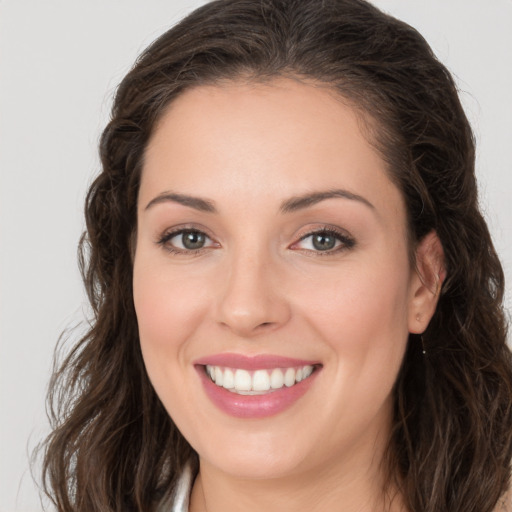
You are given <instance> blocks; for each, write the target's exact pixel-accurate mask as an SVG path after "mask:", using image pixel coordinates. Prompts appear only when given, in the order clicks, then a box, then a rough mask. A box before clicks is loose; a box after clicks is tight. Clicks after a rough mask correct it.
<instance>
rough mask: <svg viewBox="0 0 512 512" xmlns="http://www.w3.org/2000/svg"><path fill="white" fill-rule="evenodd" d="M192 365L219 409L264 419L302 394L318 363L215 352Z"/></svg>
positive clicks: (318, 367)
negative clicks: (215, 353)
mask: <svg viewBox="0 0 512 512" xmlns="http://www.w3.org/2000/svg"><path fill="white" fill-rule="evenodd" d="M195 367H196V369H197V370H198V373H199V376H200V378H201V380H202V383H203V387H204V389H205V392H206V394H207V396H208V397H209V398H210V400H212V402H213V403H214V404H215V405H216V406H217V407H219V408H220V409H221V410H222V411H224V412H226V413H228V414H229V415H231V416H235V417H239V418H263V417H266V416H271V415H274V414H277V413H279V412H281V411H283V410H285V409H287V408H288V407H290V406H291V405H292V404H293V403H294V402H295V401H297V400H298V399H299V398H300V397H301V396H303V395H304V393H305V392H306V391H307V390H308V389H309V387H310V386H311V384H312V383H313V381H314V377H315V376H316V374H317V373H318V371H317V370H319V369H320V368H321V365H319V364H318V363H316V362H312V361H302V360H297V359H290V358H284V357H278V356H255V357H247V356H241V355H239V354H218V355H215V356H210V357H206V358H203V359H201V360H198V361H196V362H195Z"/></svg>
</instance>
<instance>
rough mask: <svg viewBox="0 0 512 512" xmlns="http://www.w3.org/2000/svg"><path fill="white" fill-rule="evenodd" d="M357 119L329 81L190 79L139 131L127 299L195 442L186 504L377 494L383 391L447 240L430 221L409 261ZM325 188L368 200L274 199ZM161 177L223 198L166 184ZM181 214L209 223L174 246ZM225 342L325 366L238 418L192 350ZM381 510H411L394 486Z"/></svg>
mask: <svg viewBox="0 0 512 512" xmlns="http://www.w3.org/2000/svg"><path fill="white" fill-rule="evenodd" d="M359 121H360V119H358V116H357V114H356V112H355V111H354V110H353V109H352V108H350V107H349V106H347V105H346V104H344V103H343V102H342V101H340V99H339V98H338V97H336V96H335V94H334V93H332V92H330V91H329V90H328V89H326V88H320V87H315V86H313V85H312V84H307V83H301V82H298V81H292V80H285V79H280V80H276V81H274V82H271V83H267V84H256V83H246V82H245V83H242V82H240V83H231V84H228V85H226V84H224V85H222V86H201V87H197V88H194V89H191V90H188V91H186V92H185V93H183V94H182V95H181V96H180V97H178V98H177V99H176V100H175V101H174V102H173V104H172V105H171V106H170V108H169V109H168V111H167V112H166V113H165V115H164V116H163V118H162V120H161V122H160V123H159V125H158V126H157V128H156V130H155V133H154V134H153V137H152V139H151V140H150V142H149V145H148V148H147V153H146V159H145V164H144V168H143V173H142V180H141V186H140V193H139V205H138V226H137V239H136V250H135V257H134V281H133V284H134V301H135V308H136V312H137V318H138V323H139V332H140V340H141V347H142V352H143V357H144V361H145V364H146V368H147V371H148V374H149V377H150V379H151V381H152V384H153V385H154V387H155V390H156V392H157V393H158V395H159V397H160V399H161V400H162V402H163V404H164V406H165V407H166V409H167V411H168V412H169V414H170V415H171V417H172V418H173V420H174V421H175V423H176V424H177V426H178V427H179V429H180V430H181V432H182V433H183V435H184V436H185V437H186V438H187V440H188V441H189V442H190V444H191V445H192V446H193V447H194V449H195V450H196V451H197V453H198V454H199V457H200V473H199V475H198V477H197V479H196V482H195V485H194V488H193V493H192V500H191V508H190V510H191V511H192V512H199V511H205V510H208V512H216V511H219V512H220V511H226V510H244V511H252V510H258V511H261V510H267V511H273V510H276V511H277V510H279V511H288V510H289V511H292V510H293V511H298V510H299V511H300V510H305V511H306V510H307V511H308V512H309V511H312V510H322V511H329V510H337V511H338V510H340V503H343V507H344V508H343V510H344V511H354V512H355V511H358V512H362V511H373V512H375V511H376V510H383V509H384V508H385V502H384V501H385V500H384V498H383V493H382V487H383V485H384V479H385V476H386V474H385V470H384V469H383V468H384V467H385V466H384V465H382V464H381V462H382V457H383V451H384V449H385V447H386V444H387V442H388V439H389V429H390V421H391V408H392V399H391V391H392V387H393V384H394V382H395V379H396V376H397V373H398V371H399V368H400V365H401V362H402V359H403V355H404V351H405V348H406V343H407V340H408V334H409V333H410V332H422V331H423V330H424V329H425V328H426V326H427V324H428V321H429V320H430V317H431V316H432V314H433V311H434V309H435V304H436V301H437V297H436V293H435V291H433V290H434V289H435V285H436V284H437V283H439V281H440V280H442V278H443V270H442V250H441V249H440V245H439V241H438V240H437V237H436V236H435V234H431V235H429V236H427V237H426V238H425V239H424V240H423V241H422V242H421V244H420V245H419V246H418V248H417V250H416V255H417V266H416V267H414V268H411V265H410V262H409V259H408V242H407V236H406V232H407V229H406V215H405V206H404V201H403V198H402V195H401V193H400V191H399V190H398V189H397V188H396V186H395V185H394V184H393V183H392V182H391V180H390V179H389V177H388V174H387V170H386V164H385V163H384V161H383V159H382V157H381V156H380V155H379V153H378V152H377V151H376V150H375V149H374V147H373V146H372V145H371V144H370V143H369V142H368V141H367V140H366V138H365V137H364V135H363V134H362V133H361V130H360V122H359ZM333 189H341V190H344V191H348V192H350V193H351V194H354V195H357V196H360V198H363V199H354V198H346V197H332V198H329V199H325V200H322V201H318V202H315V203H314V204H311V205H309V206H306V207H302V208H300V209H297V210H294V211H289V212H282V204H283V202H286V201H288V200H290V198H294V197H297V196H302V195H304V194H309V193H312V192H318V191H327V190H333ZM169 192H172V193H176V194H186V195H189V196H193V197H199V198H203V199H206V200H208V201H209V202H210V203H211V204H212V205H214V206H215V208H216V212H215V213H213V212H207V211H200V210H198V209H196V208H194V207H192V206H187V205H184V204H180V203H178V202H176V201H172V200H164V199H161V196H162V195H165V194H168V193H169ZM158 197H160V199H157V200H155V198H158ZM151 202H152V204H151V205H150V206H149V207H148V204H149V203H151ZM366 202H367V203H369V204H366ZM370 205H371V206H370ZM303 206H304V205H303ZM183 226H185V227H187V228H194V229H197V230H201V231H203V232H204V233H206V234H207V236H208V237H209V238H207V239H206V245H205V247H204V248H203V249H202V250H201V251H199V252H193V251H188V252H187V250H186V249H181V251H180V252H179V253H173V252H170V251H169V248H171V250H172V249H173V247H172V244H174V245H175V246H176V247H174V249H175V250H176V248H177V249H178V250H180V249H179V245H180V242H181V236H176V237H175V238H173V239H171V240H170V241H169V240H167V242H166V244H165V245H163V244H161V243H158V242H159V240H161V238H162V236H163V235H165V234H166V233H169V232H170V231H172V230H173V229H174V228H176V227H183ZM326 226H329V227H331V228H334V229H336V230H337V231H339V232H340V233H341V234H342V235H343V236H344V237H349V238H350V240H352V241H353V245H352V246H351V245H350V244H346V243H344V242H340V241H338V242H337V245H336V247H335V249H334V250H332V251H324V252H322V251H318V250H316V249H315V247H314V246H313V245H312V243H311V242H312V239H311V237H309V238H305V237H306V236H307V235H308V233H310V232H311V231H312V230H317V231H318V230H322V229H325V227H326ZM224 352H235V353H240V354H246V355H256V354H276V355H280V356H287V357H296V358H301V359H305V360H315V361H320V362H321V364H322V365H323V366H322V368H321V371H319V372H318V374H317V376H316V378H315V381H314V383H313V385H312V386H311V388H310V389H309V390H308V391H307V393H306V394H305V395H304V396H303V397H301V398H300V399H299V400H298V401H297V402H296V403H294V404H293V405H292V406H291V407H290V408H288V409H286V410H285V411H283V412H281V413H279V414H277V415H274V416H271V417H267V418H259V419H242V418H234V417H231V416H229V415H227V414H226V413H224V412H222V411H221V410H219V409H218V408H217V407H216V406H215V405H214V404H212V402H211V401H210V400H209V398H208V397H207V396H206V394H205V393H204V391H203V387H202V385H201V381H200V379H199V376H198V372H197V371H196V369H195V368H194V366H193V361H194V360H196V359H198V358H200V357H204V356H208V355H211V354H219V353H224ZM390 509H391V510H403V508H402V505H401V502H400V497H399V496H398V497H396V499H394V500H393V502H392V504H391V506H390Z"/></svg>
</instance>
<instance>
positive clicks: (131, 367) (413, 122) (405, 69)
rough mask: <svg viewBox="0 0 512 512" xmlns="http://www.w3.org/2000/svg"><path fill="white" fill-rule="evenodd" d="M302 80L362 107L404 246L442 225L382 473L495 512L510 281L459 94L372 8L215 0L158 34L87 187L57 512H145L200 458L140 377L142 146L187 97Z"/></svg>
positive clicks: (129, 84)
mask: <svg viewBox="0 0 512 512" xmlns="http://www.w3.org/2000/svg"><path fill="white" fill-rule="evenodd" d="M278 76H291V77H296V78H306V79H308V80H314V81H316V82H317V83H320V84H323V85H326V86H328V87H331V88H332V89H333V90H336V91H337V92H338V93H339V94H340V96H341V97H342V98H343V99H344V101H349V102H350V103H351V104H352V105H353V106H355V108H357V109H358V110H359V111H360V112H361V113H362V116H363V117H364V119H366V120H367V122H366V123H365V125H366V127H367V132H368V138H369V140H370V141H371V143H372V144H374V145H375V146H376V147H377V148H378V149H379V151H380V152H381V154H382V156H383V158H384V159H385V160H386V162H387V163H388V168H389V175H390V177H391V178H392V179H393V181H394V182H395V183H396V184H397V186H398V187H399V188H400V190H401V191H402V193H403V196H404V198H405V202H406V205H407V212H408V223H409V232H410V246H411V253H413V249H414V247H415V245H416V244H417V243H418V242H419V241H420V240H421V239H422V237H424V236H425V235H426V234H427V233H429V232H430V231H432V230H435V231H436V232H437V234H438V236H439V238H440V240H441V243H442V245H443V248H444V253H445V260H446V261H445V263H446V268H447V274H448V277H447V279H446V281H445V283H444V285H443V288H442V290H441V297H440V300H439V304H438V307H437V310H436V313H435V315H434V317H433V318H432V321H431V322H430V325H429V327H428V329H427V331H426V332H425V333H424V335H423V345H424V346H425V348H426V354H425V355H424V354H423V353H422V348H421V343H420V342H419V339H417V338H418V337H417V336H415V335H411V336H410V339H409V344H408V349H407V352H406V356H405V359H404V361H403V366H402V369H401V371H400V374H399V376H398V379H397V382H396V386H395V390H394V397H395V402H394V403H395V405H394V423H393V430H392V439H391V440H390V444H389V450H388V463H389V474H390V475H392V477H393V478H394V479H395V481H396V483H397V485H399V489H400V491H401V493H402V494H403V497H404V500H405V503H406V505H407V506H408V508H409V509H410V510H411V511H422V512H439V511H445V510H446V511H453V512H460V511H464V512H471V511H473V512H490V511H491V510H492V509H493V508H494V506H495V505H496V503H497V501H498V499H499V497H500V496H501V495H502V494H503V492H504V491H505V489H506V488H507V485H508V482H509V474H510V464H509V463H510V459H511V457H512V406H511V398H512V360H511V355H510V351H509V350H508V348H507V345H506V322H505V318H504V313H503V309H502V299H503V286H504V284H503V281H504V277H503V272H502V269H501V266H500V263H499V260H498V258H497V255H496V253H495V250H494V248H493V244H492V241H491V238H490V235H489V232H488V229H487V226H486V224H485V221H484V220H483V218H482V215H481V213H480V211H479V208H478V198H477V189H476V182H475V174H474V160H475V150H474V143H473V136H472V132H471V129H470V127H469V124H468V121H467V119H466V116H465V114H464V112H463V109H462V107H461V105H460V102H459V99H458V96H457V90H456V86H455V84H454V82H453V79H452V77H451V76H450V74H449V73H448V71H447V70H446V68H445V67H444V66H443V65H442V64H441V63H440V62H439V61H438V60H437V59H436V57H435V56H434V55H433V53H432V51H431V49H430V48H429V46H428V44H427V43H426V42H425V40H424V39H423V38H422V37H421V35H419V34H418V32H416V31H415V30H414V29H413V28H411V27H410V26H408V25H407V24H405V23H403V22H401V21H398V20H396V19H394V18H392V17H390V16H388V15H386V14H384V13H382V12H380V11H379V10H378V9H376V8H375V7H373V6H371V5H370V4H368V3H367V2H365V1H363V0H217V1H214V2H211V3H208V4H206V5H205V6H203V7H201V8H199V9H197V10H196V11H194V12H193V13H192V14H191V15H189V16H188V17H187V18H185V19H184V20H183V21H182V22H181V23H179V24H178V25H176V26H175V27H174V28H172V29H171V30H169V31H168V32H166V33H165V34H164V35H163V36H161V37H160V38H159V39H158V40H156V41H155V42H154V43H153V44H152V45H151V46H150V47H149V48H148V49H147V50H146V51H144V52H143V54H142V55H141V56H140V57H139V59H138V60H137V62H136V64H135V66H134V67H133V69H132V70H131V71H130V72H129V73H128V75H127V76H126V77H125V79H124V80H123V81H122V83H121V84H120V86H119V88H118V90H117V94H116V97H115V101H114V105H113V108H112V116H111V121H110V122H109V124H108V126H107V127H106V128H105V131H104V132H103V135H102V138H101V147H100V153H101V162H102V170H101V173H100V174H99V176H98V177H97V178H96V180H95V181H94V183H93V184H92V186H91V187H90V190H89V192H88V195H87V200H86V207H85V215H86V221H87V230H86V232H85V233H84V235H83V237H82V239H81V243H80V255H81V256H80V264H81V269H82V273H83V278H84V282H85V286H86V289H87V292H88V296H89V300H90V303H91V305H92V310H93V313H94V318H93V320H92V322H91V324H90V329H89V330H88V332H87V333H86V335H85V336H84V337H83V338H82V339H81V340H80V341H79V343H78V344H77V345H76V346H75V348H73V350H72V351H71V352H70V353H69V354H68V355H67V357H66V358H65V359H64V360H63V361H62V362H61V364H60V366H59V367H58V368H56V371H55V373H54V376H53V378H52V381H51V386H50V393H49V404H50V413H51V420H52V424H53V428H54V430H53V433H52V434H51V435H50V436H49V438H48V439H47V441H46V445H45V447H46V451H45V460H44V470H43V472H44V481H45V489H46V491H47V492H48V494H49V495H50V496H51V497H52V499H53V501H54V503H55V504H56V506H57V510H58V511H60V512H71V511H82V512H94V511H100V510H101V511H102V512H104V511H119V512H121V511H123V512H124V511H127V510H138V511H150V510H153V509H154V507H155V506H156V504H157V503H158V500H159V499H161V498H162V496H164V495H165V493H166V492H168V491H169V489H171V488H172V486H173V483H174V482H175V480H176V476H177V475H178V474H179V472H180V470H181V468H182V467H183V464H184V463H185V461H186V460H187V459H189V458H194V457H195V456H196V455H195V453H194V451H193V450H192V448H191V447H190V446H189V444H188V443H187V441H186V440H185V439H184V438H183V436H182V435H181V433H180V432H179V431H178V430H177V428H176V427H175V425H174V423H173V421H172V419H171V418H170V417H169V416H168V414H167V412H166V411H165V410H164V408H163V406H162V404H161V403H160V401H159V399H158V397H157V396H156V394H155V392H154V390H153V388H152V386H151V384H150V382H149V379H148V377H147V374H146V371H145V368H144V364H143V360H142V356H141V351H140V347H139V339H138V331H137V320H136V316H135V311H134V307H133V302H132V260H131V254H132V249H133V248H132V240H133V235H134V232H135V230H136V202H137V193H138V187H139V180H140V174H141V170H142V167H143V163H144V151H145V148H146V145H147V142H148V140H149V138H150V136H151V134H152V131H153V130H154V127H155V124H156V123H157V121H158V120H159V118H160V117H161V116H162V113H163V112H164V110H165V108H166V107H167V106H168V105H169V103H170V102H171V101H172V100H173V99H174V98H176V97H177V96H178V95H179V94H180V93H181V92H182V91H183V90H185V89H187V88H190V87H195V86H199V85H202V84H212V83H221V82H222V81H224V80H236V79H237V78H238V79H239V78H240V77H244V79H245V80H259V81H264V80H270V79H272V78H274V77H278Z"/></svg>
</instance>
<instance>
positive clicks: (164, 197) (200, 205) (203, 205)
mask: <svg viewBox="0 0 512 512" xmlns="http://www.w3.org/2000/svg"><path fill="white" fill-rule="evenodd" d="M169 201H171V202H173V203H179V204H182V205H183V206H189V207H190V208H194V209H195V210H199V211H201V212H207V213H217V208H215V205H214V204H213V202H212V201H209V200H208V199H202V198H200V197H194V196H189V195H186V194H176V193H174V192H164V193H163V194H160V195H159V196H156V197H155V198H154V199H152V200H151V201H150V202H149V203H148V204H147V205H146V208H145V209H146V210H148V209H149V208H151V207H152V206H155V205H157V204H160V203H166V202H169Z"/></svg>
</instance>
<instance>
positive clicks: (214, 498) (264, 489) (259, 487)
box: [190, 446, 406, 512]
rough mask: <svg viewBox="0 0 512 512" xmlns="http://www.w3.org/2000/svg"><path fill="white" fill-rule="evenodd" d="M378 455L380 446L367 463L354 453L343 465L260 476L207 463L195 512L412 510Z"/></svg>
mask: <svg viewBox="0 0 512 512" xmlns="http://www.w3.org/2000/svg"><path fill="white" fill-rule="evenodd" d="M374 448H376V446H374ZM377 454H379V455H380V456H381V457H380V460H382V455H383V450H379V449H377V450H376V452H375V451H374V452H373V453H372V454H368V455H369V456H368V458H367V459H366V460H365V461H361V458H360V457H357V460H355V459H354V457H350V456H348V457H344V458H343V463H340V462H339V459H338V460H337V461H336V463H334V464H330V465H326V464H324V465H322V467H321V468H318V467H317V468H315V467H313V468H310V469H309V470H307V471H303V472H297V473H294V474H293V475H289V476H286V477H282V478H272V479H257V480H254V479H242V478H238V477H236V476H234V475H232V474H227V473H224V472H222V471H220V470H219V469H218V468H215V467H213V466H211V465H210V464H208V463H207V462H205V461H201V462H200V471H199V474H198V476H197V478H196V481H195V484H194V487H193V490H192V496H191V502H190V512H230V511H243V512H261V511H262V510H264V511H265V512H278V511H279V512H301V511H307V512H320V511H322V512H334V511H336V512H340V511H342V512H406V509H405V507H404V505H403V503H402V500H401V498H400V495H399V493H398V492H396V489H394V488H392V487H391V488H390V486H389V485H386V480H385V478H384V475H385V474H386V471H384V465H383V464H376V460H379V457H376V455H377ZM359 455H360V454H359Z"/></svg>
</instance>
